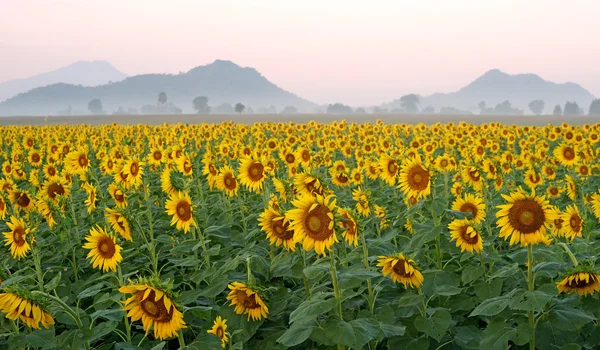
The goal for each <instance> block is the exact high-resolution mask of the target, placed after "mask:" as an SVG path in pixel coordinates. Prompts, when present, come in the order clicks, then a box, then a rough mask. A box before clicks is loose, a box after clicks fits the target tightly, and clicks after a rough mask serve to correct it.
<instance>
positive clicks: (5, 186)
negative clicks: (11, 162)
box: [0, 174, 15, 194]
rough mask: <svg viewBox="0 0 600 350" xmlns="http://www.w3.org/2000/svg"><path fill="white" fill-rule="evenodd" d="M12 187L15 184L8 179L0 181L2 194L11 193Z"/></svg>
mask: <svg viewBox="0 0 600 350" xmlns="http://www.w3.org/2000/svg"><path fill="white" fill-rule="evenodd" d="M5 175H8V174H5ZM14 187H15V183H14V182H13V180H12V179H11V178H10V177H7V178H2V179H0V190H2V192H4V193H6V194H10V193H11V192H12V191H13V189H14Z"/></svg>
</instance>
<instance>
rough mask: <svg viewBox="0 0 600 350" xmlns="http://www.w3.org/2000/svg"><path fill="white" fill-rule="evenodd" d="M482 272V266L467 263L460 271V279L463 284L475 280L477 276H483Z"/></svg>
mask: <svg viewBox="0 0 600 350" xmlns="http://www.w3.org/2000/svg"><path fill="white" fill-rule="evenodd" d="M484 272H485V271H484V269H483V267H482V266H472V265H468V266H467V267H465V269H464V270H463V272H462V276H461V280H462V283H463V285H464V284H468V283H471V282H472V281H475V280H476V279H478V278H479V277H481V276H483V274H484Z"/></svg>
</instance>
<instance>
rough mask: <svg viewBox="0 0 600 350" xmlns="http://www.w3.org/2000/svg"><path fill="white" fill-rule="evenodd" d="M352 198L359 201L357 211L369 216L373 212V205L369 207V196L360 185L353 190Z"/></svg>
mask: <svg viewBox="0 0 600 350" xmlns="http://www.w3.org/2000/svg"><path fill="white" fill-rule="evenodd" d="M352 199H354V200H355V201H357V203H356V211H357V212H358V213H359V214H360V215H362V216H369V215H370V214H371V207H369V198H368V197H367V194H366V192H364V191H363V190H362V189H361V188H360V186H359V187H358V188H357V189H356V190H354V191H352Z"/></svg>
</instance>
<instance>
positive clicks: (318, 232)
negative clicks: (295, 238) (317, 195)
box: [304, 204, 333, 241]
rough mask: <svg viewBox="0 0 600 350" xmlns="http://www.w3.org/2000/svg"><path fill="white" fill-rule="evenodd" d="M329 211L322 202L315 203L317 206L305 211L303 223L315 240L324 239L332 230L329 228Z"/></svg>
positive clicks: (329, 235)
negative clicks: (308, 211)
mask: <svg viewBox="0 0 600 350" xmlns="http://www.w3.org/2000/svg"><path fill="white" fill-rule="evenodd" d="M330 213H331V211H330V210H329V208H327V206H325V205H323V204H317V206H316V207H315V208H314V209H313V210H312V211H311V212H310V213H307V216H306V218H305V219H304V224H305V226H306V229H307V233H308V235H309V236H310V237H311V238H312V239H314V240H316V241H324V240H326V239H327V238H329V237H331V235H332V234H333V230H331V229H329V225H330V223H331V218H330V217H329V215H328V214H330Z"/></svg>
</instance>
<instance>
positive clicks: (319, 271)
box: [304, 264, 329, 280]
mask: <svg viewBox="0 0 600 350" xmlns="http://www.w3.org/2000/svg"><path fill="white" fill-rule="evenodd" d="M328 272H329V264H319V265H313V266H308V267H305V268H304V275H305V276H306V278H308V279H310V280H312V279H318V278H321V277H323V276H324V275H325V274H326V273H328Z"/></svg>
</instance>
